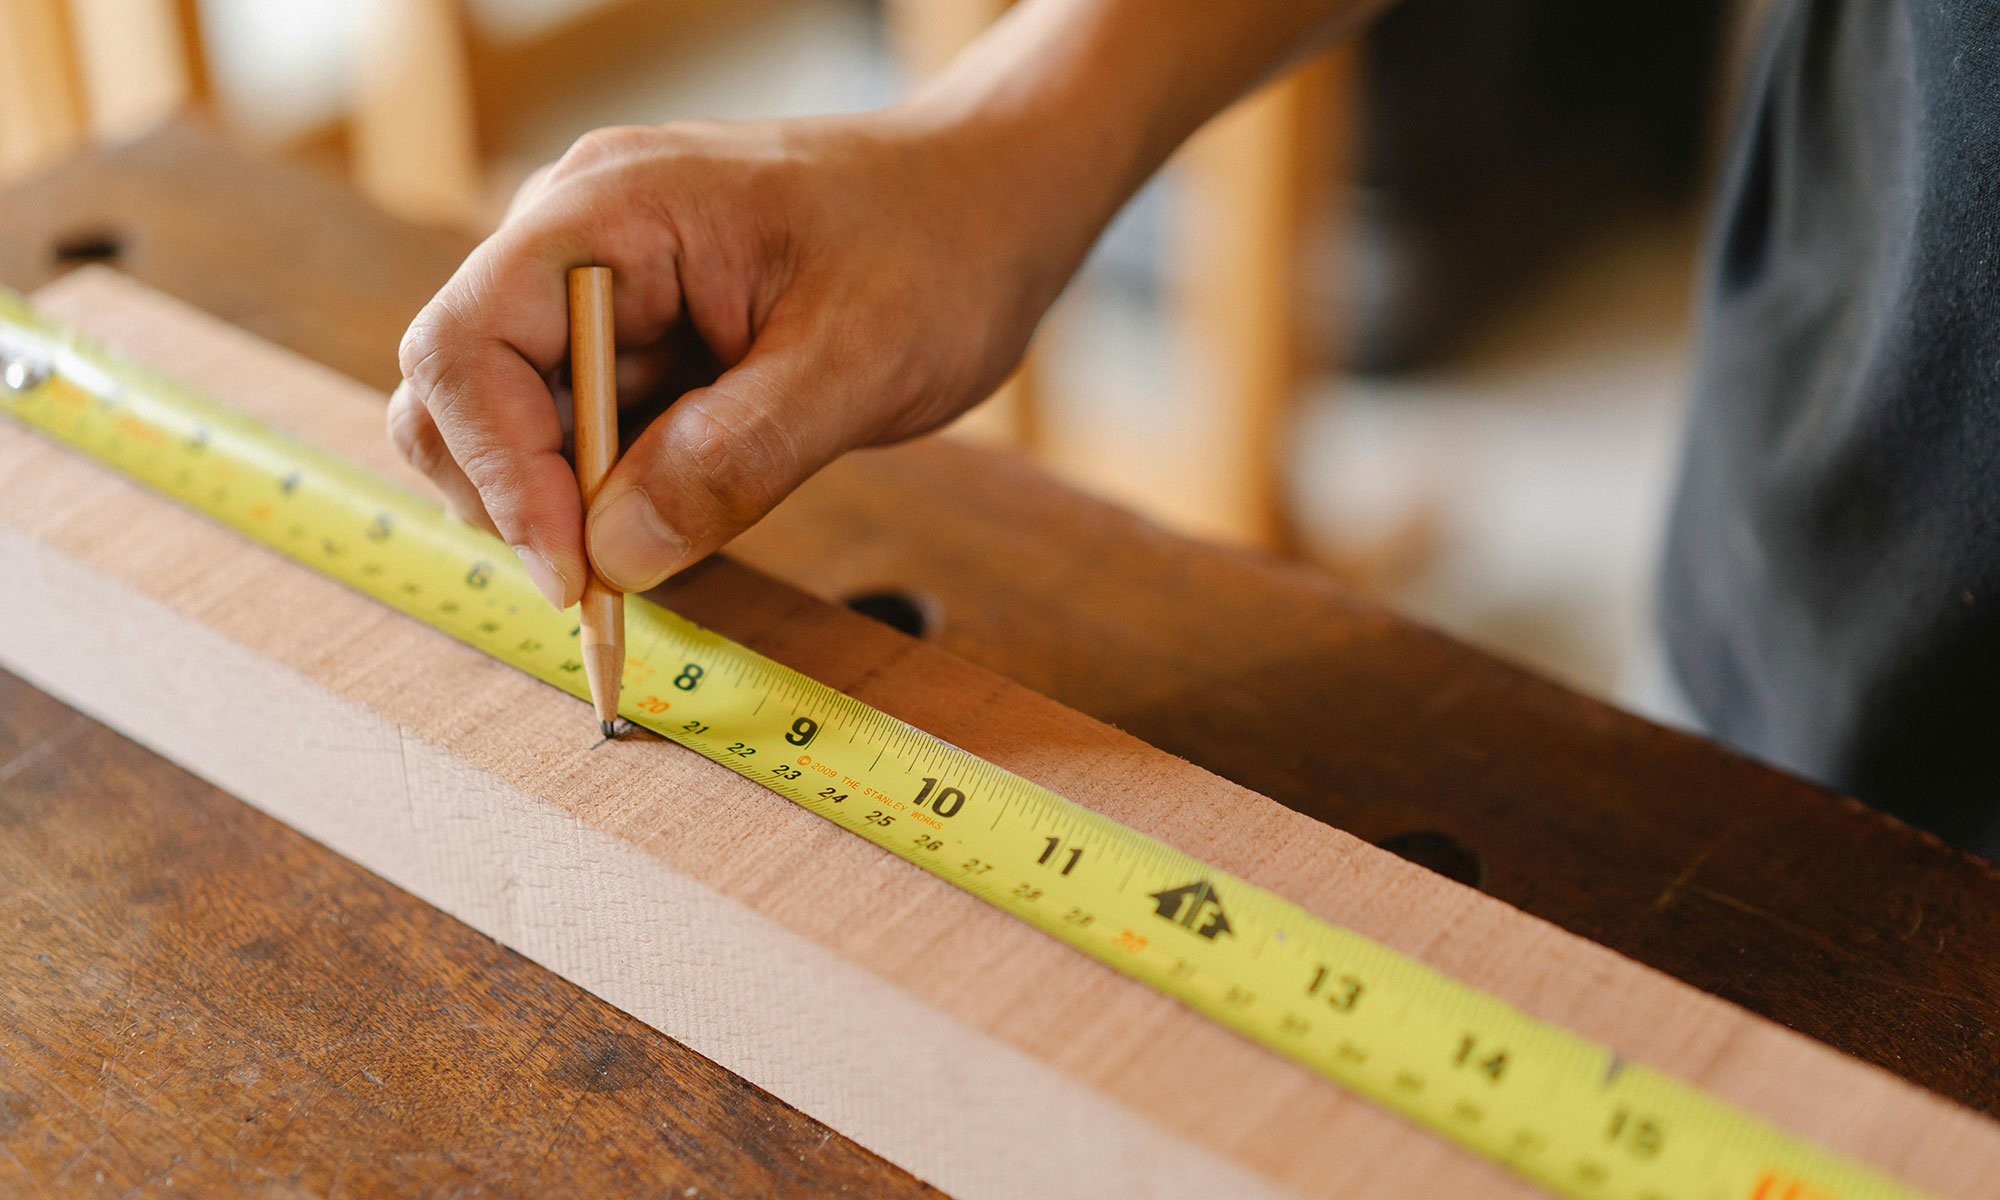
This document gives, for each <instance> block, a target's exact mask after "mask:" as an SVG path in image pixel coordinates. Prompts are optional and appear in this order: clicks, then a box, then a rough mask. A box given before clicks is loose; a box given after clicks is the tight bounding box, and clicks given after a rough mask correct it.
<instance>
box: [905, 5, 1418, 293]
mask: <svg viewBox="0 0 2000 1200" xmlns="http://www.w3.org/2000/svg"><path fill="white" fill-rule="evenodd" d="M1385 2H1386V0H1023V3H1021V4H1019V5H1017V6H1016V7H1015V8H1014V9H1013V10H1012V11H1011V12H1010V13H1009V14H1008V15H1007V16H1006V17H1005V18H1003V19H1002V20H1001V21H1000V22H998V23H997V24H996V25H995V26H994V27H993V28H992V29H991V30H989V31H988V32H987V33H986V34H985V35H984V36H982V37H981V38H980V39H979V40H978V41H976V42H974V43H973V44H972V45H971V46H970V47H968V49H967V50H966V52H965V53H964V54H962V55H961V56H960V57H959V58H958V59H957V60H956V61H954V62H953V63H952V64H951V65H950V66H949V67H948V68H947V69H946V70H945V71H944V72H943V73H942V74H940V75H939V76H938V77H937V78H936V79H934V80H932V81H931V82H930V83H929V84H927V85H926V86H924V87H923V88H921V89H919V91H918V92H917V94H916V95H915V96H914V97H912V99H911V100H910V101H909V102H908V103H907V104H906V105H905V106H903V107H904V110H905V112H906V113H907V114H909V115H910V116H911V117H912V118H913V119H916V120H919V121H923V122H925V123H935V124H937V125H938V126H939V127H941V128H949V129H951V130H952V133H953V141H954V142H955V143H957V144H959V145H961V146H963V147H966V148H967V153H969V154H972V155H975V156H977V157H979V158H980V159H981V160H982V161H983V162H984V163H986V164H987V165H988V167H989V177H990V178H992V179H994V180H995V181H996V186H999V187H1002V188H1004V189H1005V190H1006V191H1007V193H1008V194H1009V196H1010V197H1011V199H1012V201H1013V204H1012V207H1013V209H1014V210H1015V212H1016V213H1017V214H1018V216H1019V218H1020V219H1021V220H1022V221H1024V222H1026V223H1027V224H1028V225H1029V226H1031V227H1032V235H1031V236H1033V237H1035V238H1037V239H1046V241H1045V242H1044V247H1043V248H1044V249H1045V250H1049V251H1056V250H1059V249H1060V250H1062V251H1067V252H1070V253H1069V254H1065V255H1061V257H1069V256H1071V255H1073V256H1077V257H1080V256H1081V254H1082V253H1083V251H1084V250H1086V249H1087V248H1088V246H1089V244H1090V242H1091V241H1092V240H1094V239H1095V237H1096V235H1097V233H1098V231H1099V230H1100V229H1101V228H1102V227H1103V225H1104V223H1105V222H1106V221H1108V220H1109V219H1110V218H1111V216H1112V214H1113V213H1115V212H1116V211H1117V209H1118V207H1119V206H1120V205H1122V204H1123V203H1124V202H1125V200H1126V199H1127V198H1128V197H1129V196H1130V195H1131V194H1132V192H1133V191H1135V190H1136V189H1137V188H1138V187H1139V185H1140V184H1141V183H1143V182H1144V181H1145V180H1146V179H1147V178H1148V177H1149V176H1150V175H1152V174H1153V172H1154V171H1156V170H1158V169H1159V167H1160V165H1161V163H1163V162H1164V161H1165V160H1166V158H1167V156H1168V155H1170V154H1172V153H1173V151H1174V149H1175V148H1176V147H1177V146H1179V145H1180V144H1181V142H1182V141H1184V140H1185V139H1186V138H1187V137H1188V135H1190V134H1191V133H1193V132H1194V131H1195V129H1197V128H1198V127H1199V126H1200V125H1201V124H1202V123H1203V122H1204V121H1206V120H1208V118H1209V117H1211V116H1213V115H1214V114H1215V113H1217V112H1219V111H1220V110H1221V109H1223V108H1224V107H1226V106H1228V104H1229V103H1230V102H1232V101H1233V100H1235V99H1236V98H1237V97H1239V96H1241V95H1242V94H1243V93H1244V92H1246V91H1248V90H1250V89H1251V88H1253V87H1254V86H1255V85H1257V84H1258V83H1259V82H1261V81H1263V80H1264V79H1266V78H1268V77H1270V76H1271V75H1273V74H1276V73H1277V72H1278V71H1280V70H1282V69H1283V68H1284V67H1286V66H1287V65H1289V64H1290V63H1292V62H1294V61H1296V60H1297V59H1299V58H1301V57H1303V56H1304V55H1306V54H1307V53H1309V52H1311V51H1312V50H1314V49H1316V48H1318V47H1319V46H1321V45H1324V44H1326V43H1328V42H1329V41H1331V40H1332V39H1334V38H1335V37H1337V36H1338V35H1339V34H1341V33H1342V32H1344V31H1346V30H1347V29H1349V28H1351V27H1352V26H1353V25H1355V24H1357V23H1358V22H1359V21H1360V20H1361V19H1362V18H1364V17H1365V16H1366V15H1368V14H1370V13H1372V12H1373V11H1375V10H1376V9H1379V8H1381V7H1382V6H1383V4H1384V3H1385ZM1051 243H1053V244H1051ZM1070 265H1071V266H1073V265H1074V264H1073V263H1071V264H1070ZM1065 274H1066V272H1065Z"/></svg>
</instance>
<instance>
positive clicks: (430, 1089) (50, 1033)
mask: <svg viewBox="0 0 2000 1200" xmlns="http://www.w3.org/2000/svg"><path fill="white" fill-rule="evenodd" d="M0 930H4V932H0V942H4V945H5V949H4V950H0V996H4V998H5V1000H4V1003H0V1151H4V1152H0V1193H5V1194H7V1195H11V1196H22V1197H30V1196H83V1195H178V1196H223V1195H239V1194H242V1195H248V1194H256V1195H316V1196H333V1195H336V1194H351V1195H363V1196H391V1195H393V1196H418V1195H452V1196H466V1197H487V1196H492V1197H533V1196H547V1195H597V1196H636V1195H654V1196H677V1197H696V1196H709V1197H715V1196H761V1195H789V1196H823V1195H851V1196H866V1197H875V1196H925V1195H936V1193H935V1192H933V1191H932V1190H931V1189H930V1188H928V1187H926V1186H924V1185H923V1184H920V1183H918V1182H917V1181H916V1180H915V1179H912V1178H911V1177H910V1176H909V1175H908V1174H906V1173H904V1172H902V1171H899V1170H897V1169H896V1168H894V1167H891V1166H889V1165H888V1164H887V1163H884V1162H883V1161H882V1160H881V1159H879V1158H877V1157H876V1156H875V1155H872V1154H869V1153H867V1152H866V1151H863V1150H861V1149H860V1148H859V1147H857V1146H855V1145H854V1144H853V1143H852V1142H850V1141H848V1140H847V1139H846V1138H843V1137H840V1136H839V1135H837V1134H830V1132H829V1131H828V1130H827V1129H826V1128H825V1127H824V1126H822V1125H820V1124H819V1123H818V1122H815V1121H811V1120H808V1119H807V1118H805V1117H804V1116H802V1115H801V1114H800V1113H799V1112H798V1111H797V1110H795V1109H793V1108H791V1107H789V1106H788V1105H785V1104H783V1103H781V1102H779V1101H777V1100H775V1099H773V1098H772V1097H771V1096H770V1095H768V1094H766V1093H764V1092H762V1091H760V1090H758V1089H757V1088H756V1087H753V1086H752V1085H750V1084H748V1083H745V1082H744V1081H743V1080H742V1079H741V1078H739V1077H737V1076H735V1075H733V1074H731V1073H730V1072H728V1071H725V1070H723V1069H722V1068H721V1067H718V1066H716V1065H715V1064H714V1063H712V1062H710V1061H708V1060H707V1059H705V1058H702V1057H701V1056H700V1055H698V1054H695V1053H694V1052H692V1051H690V1050H687V1049H685V1048H684V1047H682V1046H680V1045H678V1044H676V1043H675V1042H673V1041H672V1040H670V1039H668V1038H663V1037H660V1036H659V1035H658V1034H656V1033H654V1032H653V1031H652V1030H651V1029H649V1028H647V1027H646V1026H644V1025H642V1024H640V1023H639V1022H638V1021H636V1020H634V1019H632V1018H631V1017H629V1016H627V1015H625V1014H624V1013H621V1012H619V1011H617V1010H616V1009H614V1008H612V1007H611V1006H610V1005H608V1004H606V1003H604V1002H603V1001H601V1000H598V999H596V998H595V997H593V996H591V995H589V994H588V993H586V992H584V991H583V990H582V989H580V988H578V987H576V986H575V985H573V984H570V983H567V982H565V981H563V980H561V979H559V978H557V977H556V976H555V975H553V974H551V973H549V972H548V971H546V970H544V969H543V968H541V967H539V966H536V965H535V964H533V963H531V962H528V961H527V960H526V959H524V958H522V957H521V956H520V955H518V954H515V953H514V952H513V951H510V950H508V949H506V948H505V947H503V946H501V945H499V944H498V943H496V942H494V941H493V940H492V939H490V938H487V937H485V936H483V935H481V934H479V933H477V932H475V931H474V930H472V929H470V928H468V927H467V926H465V925H463V924H461V923H459V922H458V921H456V920H453V919H452V918H450V917H448V916H446V915H444V914H443V913H441V912H439V911H438V910H437V909H435V908H432V907H431V906H429V905H427V904H421V903H414V902H412V900H411V897H410V896H409V894H408V893H406V892H403V891H401V890H399V889H397V888H395V887H392V886H390V885H389V884H387V883H385V882H383V881H382V880H381V879H380V878H378V877H376V876H375V875H372V874H370V873H369V872H367V871H365V870H363V869H362V868H360V867H357V866H355V865H354V864H352V863H350V862H348V861H347V860H346V859H343V858H341V857H339V856H337V855H334V854H331V853H329V852H328V851H327V850H326V849H325V848H324V847H323V846H320V845H318V844H316V843H314V842H311V841H309V840H307V839H306V838H305V837H303V836H301V835H299V834H297V833H294V832H292V831H291V830H289V829H287V828H285V827H284V826H283V825H280V824H279V823H278V822H276V821H273V820H271V819H270V818H269V817H266V816H264V815H263V814H261V813H259V812H257V811H255V810H254V809H251V808H248V807H246V806H245V805H243V804H241V803H239V802H237V801H236V800H234V799H232V798H231V797H229V796H227V795H225V794H224V793H222V792H219V791H217V790H216V789H215V788H213V787H211V786H209V785H208V784H206V783H203V782H202V781H201V780H199V779H196V778H195V777H193V776H191V775H189V774H187V773H186V772H184V771H182V770H180V769H179V768H177V767H174V766H171V765H169V764H168V763H166V762H164V761H162V760H161V759H160V758H158V757H157V756H155V755H154V754H152V753H151V752H150V751H147V750H144V749H141V748H140V747H138V746H136V745H134V744H133V743H131V742H130V741H127V740H126V739H125V738H123V737H120V736H119V735H117V734H115V733H112V732H111V731H110V730H108V729H106V728H105V727H103V726H102V725H99V724H98V723H96V722H95V721H91V720H89V719H88V718H85V717H82V716H80V715H78V714H77V713H75V712H74V711H72V710H70V709H69V708H66V707H64V706H63V705H60V704H58V703H56V702H55V701H54V700H51V699H49V698H48V697H47V696H44V695H42V694H41V693H40V692H37V691H35V690H34V689H32V688H30V687H29V686H28V685H26V684H24V683H22V682H21V681H20V680H18V679H16V678H14V677H13V676H11V675H4V674H0Z"/></svg>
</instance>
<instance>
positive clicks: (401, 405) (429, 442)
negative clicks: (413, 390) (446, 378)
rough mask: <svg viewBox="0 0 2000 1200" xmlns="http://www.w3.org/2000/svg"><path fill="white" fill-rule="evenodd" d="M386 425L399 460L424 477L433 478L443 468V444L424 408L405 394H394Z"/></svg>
mask: <svg viewBox="0 0 2000 1200" xmlns="http://www.w3.org/2000/svg"><path fill="white" fill-rule="evenodd" d="M388 425H389V443H390V444H391V445H393V446H394V447H396V451H397V453H399V454H401V455H402V456H403V460H404V461H405V462H408V463H409V464H410V465H411V466H413V467H415V468H416V469H417V470H419V471H421V472H422V473H424V474H425V475H429V476H436V475H437V473H438V470H439V468H441V467H442V466H444V460H445V457H446V456H445V449H444V441H443V439H441V438H440V437H439V436H438V431H437V427H436V426H434V425H432V424H431V418H430V413H429V412H427V411H425V409H424V406H423V405H421V404H418V403H417V402H416V401H415V400H413V399H410V398H409V397H408V394H407V393H398V395H397V399H396V400H395V401H393V402H392V403H391V404H390V405H389V417H388Z"/></svg>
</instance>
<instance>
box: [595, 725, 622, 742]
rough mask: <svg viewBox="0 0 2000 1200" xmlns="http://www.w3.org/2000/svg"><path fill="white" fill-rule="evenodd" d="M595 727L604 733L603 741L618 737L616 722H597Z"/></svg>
mask: <svg viewBox="0 0 2000 1200" xmlns="http://www.w3.org/2000/svg"><path fill="white" fill-rule="evenodd" d="M597 727H598V728H599V729H601V730H603V731H604V740H605V741H607V742H608V741H610V740H611V739H612V738H615V737H617V736H618V722H616V721H599V722H598V723H597Z"/></svg>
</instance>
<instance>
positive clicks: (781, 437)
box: [585, 346, 872, 592]
mask: <svg viewBox="0 0 2000 1200" xmlns="http://www.w3.org/2000/svg"><path fill="white" fill-rule="evenodd" d="M805 358H806V354H805V349H804V347H803V346H795V347H793V348H791V349H789V350H783V351H779V350H753V351H752V352H751V354H750V356H749V357H748V358H745V359H744V360H743V361H742V362H741V363H738V364H737V365H736V366H735V367H733V368H731V369H730V370H729V371H728V372H727V373H725V374H724V375H723V376H722V377H721V378H720V379H718V380H716V382H715V383H714V384H712V385H710V386H708V387H705V388H700V389H697V390H695V391H692V392H689V393H687V394H686V395H684V396H682V397H681V398H680V399H678V400H676V401H674V403H673V404H672V405H670V406H669V407H668V408H667V410H666V411H665V412H664V413H662V414H661V415H660V416H659V417H658V418H657V419H655V420H654V421H653V423H652V425H650V426H648V427H647V429H646V431H645V432H644V433H642V434H640V435H639V437H638V439H637V440H636V441H634V442H633V443H632V445H631V448H630V449H628V450H627V451H626V452H625V455H624V457H623V458H621V459H619V461H618V465H617V466H616V467H614V468H613V469H612V472H611V474H610V475H609V476H607V477H606V478H605V480H604V483H603V486H602V487H600V488H599V489H598V493H597V497H596V500H595V502H594V503H592V505H591V508H590V513H589V516H588V518H587V519H586V524H585V541H586V543H587V546H588V549H589V553H590V560H591V563H592V565H593V566H595V567H596V569H597V573H598V575H599V576H600V577H602V578H603V580H604V581H605V582H606V583H608V584H610V585H611V586H612V587H614V588H617V589H618V590H619V591H624V592H641V591H645V590H646V589H647V588H650V587H653V586H655V585H657V584H658V583H659V582H660V581H661V580H663V579H665V578H667V576H669V575H672V574H673V573H674V572H676V571H679V570H681V569H682V568H683V567H686V566H689V565H690V564H692V563H695V562H697V561H699V560H700V559H702V558H704V557H706V556H708V555H709V554H712V553H714V552H715V551H716V550H718V549H720V548H721V547H722V545H723V544H724V543H726V542H728V541H729V539H731V538H733V537H735V536H736V535H737V534H738V533H741V532H742V531H743V530H745V529H748V528H749V527H750V526H751V525H753V524H755V523H756V521H757V520H758V519H759V518H760V517H762V516H763V515H764V514H765V513H767V512H769V511H771V509H772V508H773V507H775V506H776V505H777V503H778V501H780V500H783V499H784V498H785V497H786V496H788V495H790V494H791V491H792V489H794V488H796V487H798V486H799V484H801V483H803V482H805V481H806V479H807V478H808V477H810V476H811V475H812V474H813V472H815V471H817V470H819V469H820V468H821V467H823V466H825V465H826V464H827V463H829V462H832V461H833V460H834V459H835V458H837V457H839V456H840V455H841V454H842V453H844V452H846V451H847V450H849V449H850V448H852V447H854V446H856V445H859V444H861V443H862V442H863V441H864V440H867V429H865V428H862V427H861V423H860V422H857V421H856V420H855V419H854V418H855V416H856V415H857V414H856V413H855V411H854V409H853V408H852V406H849V405H845V404H841V403H838V402H835V401H834V400H833V398H832V397H829V396H826V395H825V394H824V393H825V391H826V389H827V386H828V380H827V379H826V378H825V376H824V374H821V375H819V376H818V377H815V375H814V374H811V373H809V372H808V371H807V370H805V369H804V360H805ZM808 380H810V381H812V382H811V387H812V388H813V390H814V391H815V392H818V393H819V394H817V395H811V396H809V395H808V392H807V383H806V381H808ZM871 427H872V426H871Z"/></svg>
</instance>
